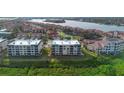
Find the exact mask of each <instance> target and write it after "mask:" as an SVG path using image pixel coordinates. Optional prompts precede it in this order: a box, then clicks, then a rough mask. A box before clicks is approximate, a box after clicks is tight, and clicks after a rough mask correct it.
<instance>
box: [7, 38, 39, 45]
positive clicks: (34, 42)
mask: <svg viewBox="0 0 124 93" xmlns="http://www.w3.org/2000/svg"><path fill="white" fill-rule="evenodd" d="M40 42H41V40H38V39H34V40H33V39H26V40H25V39H21V40H14V41H13V42H11V43H9V44H8V45H38V44H39V43H40Z"/></svg>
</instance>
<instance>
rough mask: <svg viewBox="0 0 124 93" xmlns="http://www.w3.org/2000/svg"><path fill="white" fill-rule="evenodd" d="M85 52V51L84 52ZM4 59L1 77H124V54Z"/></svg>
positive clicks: (86, 54) (0, 71) (88, 52)
mask: <svg viewBox="0 0 124 93" xmlns="http://www.w3.org/2000/svg"><path fill="white" fill-rule="evenodd" d="M83 51H84V50H83ZM84 53H85V54H84V56H77V57H75V56H57V57H47V56H41V57H11V58H9V57H7V56H5V57H4V60H3V63H2V65H5V66H6V67H0V75H5V76H48V75H49V76H123V75H124V52H123V53H121V54H120V55H117V56H111V55H109V56H103V55H96V54H95V53H93V52H92V53H91V52H90V51H85V52H84Z"/></svg>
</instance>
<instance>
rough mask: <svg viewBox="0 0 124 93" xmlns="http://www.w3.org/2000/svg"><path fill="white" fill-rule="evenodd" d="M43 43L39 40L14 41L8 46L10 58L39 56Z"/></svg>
mask: <svg viewBox="0 0 124 93" xmlns="http://www.w3.org/2000/svg"><path fill="white" fill-rule="evenodd" d="M42 45H43V43H42V42H41V40H38V39H34V40H33V39H21V40H14V41H12V42H11V43H9V44H8V55H9V56H39V55H40V52H41V49H42Z"/></svg>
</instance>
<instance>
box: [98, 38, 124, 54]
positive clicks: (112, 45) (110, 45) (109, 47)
mask: <svg viewBox="0 0 124 93" xmlns="http://www.w3.org/2000/svg"><path fill="white" fill-rule="evenodd" d="M123 50H124V41H123V40H120V39H109V40H108V41H107V43H106V44H105V45H104V47H101V48H98V49H97V52H98V53H104V54H112V55H116V54H119V53H120V52H122V51H123Z"/></svg>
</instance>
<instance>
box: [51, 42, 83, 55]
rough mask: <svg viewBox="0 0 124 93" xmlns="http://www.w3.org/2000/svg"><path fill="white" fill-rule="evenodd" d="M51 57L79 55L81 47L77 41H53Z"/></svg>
mask: <svg viewBox="0 0 124 93" xmlns="http://www.w3.org/2000/svg"><path fill="white" fill-rule="evenodd" d="M52 55H81V45H80V43H79V42H78V41H77V40H53V41H52Z"/></svg>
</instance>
